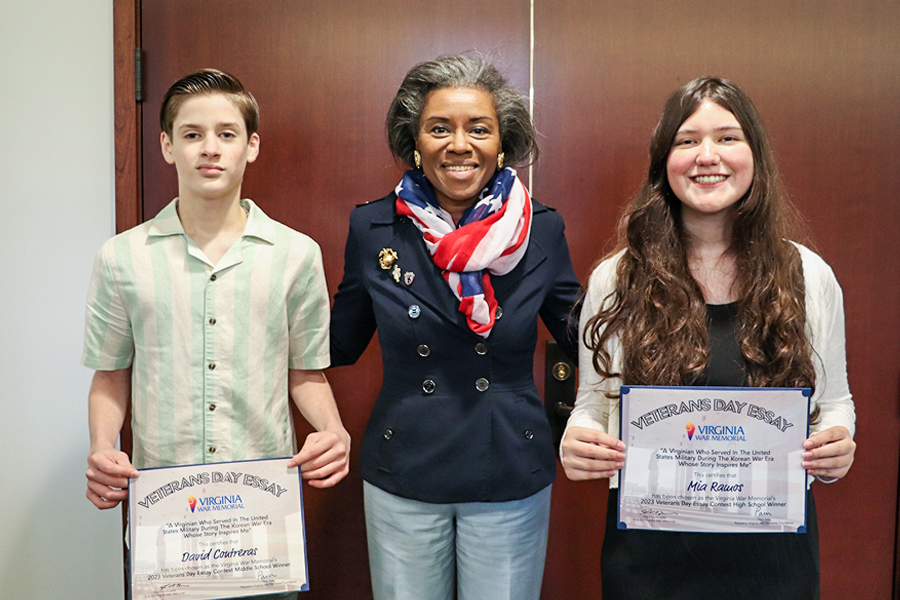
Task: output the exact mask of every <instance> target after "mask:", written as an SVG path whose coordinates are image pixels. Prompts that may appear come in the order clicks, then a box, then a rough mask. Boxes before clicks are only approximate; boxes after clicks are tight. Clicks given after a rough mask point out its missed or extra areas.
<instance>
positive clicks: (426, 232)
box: [395, 167, 531, 338]
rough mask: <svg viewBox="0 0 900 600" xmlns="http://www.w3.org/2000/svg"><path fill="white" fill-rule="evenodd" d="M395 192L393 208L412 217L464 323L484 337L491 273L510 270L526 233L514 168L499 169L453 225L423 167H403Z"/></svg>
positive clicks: (526, 214) (527, 214)
mask: <svg viewBox="0 0 900 600" xmlns="http://www.w3.org/2000/svg"><path fill="white" fill-rule="evenodd" d="M395 192H396V193H397V213H398V214H400V215H405V216H407V217H409V218H410V219H412V222H413V223H415V225H416V227H418V228H419V231H421V232H422V237H424V238H425V245H426V246H427V247H428V251H429V252H430V253H431V258H432V260H433V261H434V264H435V265H436V266H437V267H438V268H439V269H441V270H442V271H443V276H444V279H445V280H446V281H447V283H448V284H449V285H450V289H451V290H452V291H453V293H454V294H455V295H456V297H457V298H459V310H460V311H461V312H462V313H464V314H465V315H466V321H467V323H468V324H469V328H470V329H471V330H472V331H474V332H475V333H477V334H478V335H480V336H482V337H485V338H486V337H488V336H489V335H490V333H491V329H492V328H493V326H494V314H495V313H496V310H497V300H496V299H495V298H494V288H493V287H492V286H491V277H490V275H491V274H494V275H505V274H507V273H509V272H510V271H512V270H513V269H514V268H515V266H516V265H517V264H519V261H520V260H521V259H522V256H524V254H525V250H526V249H527V248H528V239H529V238H530V236H531V197H530V196H529V195H528V190H526V189H525V185H524V184H523V183H522V182H521V181H520V180H519V178H518V177H516V171H515V169H511V168H509V167H507V168H505V169H501V170H499V171H498V172H497V173H496V174H495V175H494V176H493V177H492V178H491V180H490V181H489V182H488V184H487V186H486V187H485V188H484V190H482V192H481V194H480V195H479V197H478V200H476V201H475V203H474V204H473V205H472V206H470V207H469V208H467V209H466V211H465V212H464V213H463V216H462V218H461V219H460V220H459V224H458V225H454V224H453V218H452V217H451V216H450V214H449V213H448V212H447V211H445V210H444V209H442V208H441V207H440V205H439V204H438V202H437V200H436V199H435V197H434V191H433V190H432V188H431V184H430V183H429V182H428V180H427V179H426V178H425V175H424V174H423V173H422V171H418V170H409V171H407V172H406V173H404V175H403V179H401V180H400V183H399V184H398V185H397V189H396V190H395Z"/></svg>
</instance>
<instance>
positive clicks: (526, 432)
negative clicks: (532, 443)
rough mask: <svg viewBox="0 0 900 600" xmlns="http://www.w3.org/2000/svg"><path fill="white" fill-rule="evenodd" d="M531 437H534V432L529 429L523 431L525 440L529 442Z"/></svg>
mask: <svg viewBox="0 0 900 600" xmlns="http://www.w3.org/2000/svg"><path fill="white" fill-rule="evenodd" d="M533 437H534V432H533V431H532V430H530V429H526V430H525V439H526V440H530V439H531V438H533Z"/></svg>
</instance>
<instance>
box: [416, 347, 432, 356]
mask: <svg viewBox="0 0 900 600" xmlns="http://www.w3.org/2000/svg"><path fill="white" fill-rule="evenodd" d="M416 352H418V353H419V356H421V357H423V358H424V357H426V356H428V355H429V354H431V348H429V347H428V346H426V345H425V344H422V345H421V346H419V347H418V348H416Z"/></svg>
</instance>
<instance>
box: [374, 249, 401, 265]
mask: <svg viewBox="0 0 900 600" xmlns="http://www.w3.org/2000/svg"><path fill="white" fill-rule="evenodd" d="M397 258H398V257H397V253H396V252H394V251H393V250H392V249H391V248H382V249H381V252H379V253H378V264H379V265H381V268H382V269H384V270H388V269H390V268H391V267H393V266H394V263H395V262H397Z"/></svg>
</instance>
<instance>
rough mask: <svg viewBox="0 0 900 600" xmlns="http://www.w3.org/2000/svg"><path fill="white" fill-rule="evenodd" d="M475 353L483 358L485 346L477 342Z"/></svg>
mask: <svg viewBox="0 0 900 600" xmlns="http://www.w3.org/2000/svg"><path fill="white" fill-rule="evenodd" d="M475 352H477V353H478V354H480V355H482V356H484V355H485V354H487V344H484V343H482V342H478V343H477V344H475Z"/></svg>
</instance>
